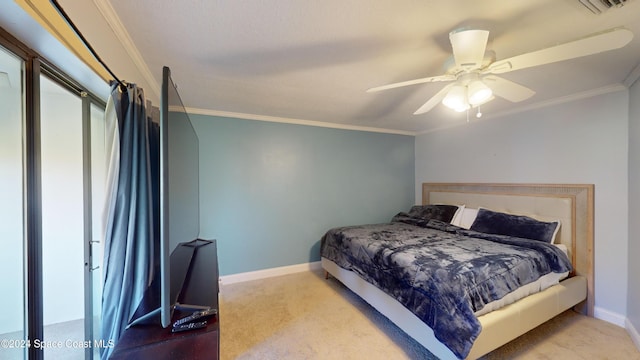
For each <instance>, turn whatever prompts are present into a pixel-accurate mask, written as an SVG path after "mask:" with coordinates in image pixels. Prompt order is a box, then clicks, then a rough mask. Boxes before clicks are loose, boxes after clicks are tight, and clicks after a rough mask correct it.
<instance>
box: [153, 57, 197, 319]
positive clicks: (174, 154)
mask: <svg viewBox="0 0 640 360" xmlns="http://www.w3.org/2000/svg"><path fill="white" fill-rule="evenodd" d="M199 166H200V165H199V146H198V135H197V134H196V131H195V129H194V128H193V124H192V123H191V119H189V114H188V113H187V111H186V109H185V107H184V104H183V103H182V99H181V98H180V94H179V93H178V90H177V87H176V85H175V84H174V82H173V80H172V78H171V70H170V69H169V68H168V67H166V66H165V67H163V69H162V93H161V98H160V204H161V205H160V278H161V290H160V291H161V293H160V309H161V322H162V326H163V327H167V326H169V324H170V323H171V314H172V311H173V308H174V305H175V303H176V302H177V301H178V296H179V292H180V289H181V287H182V281H183V280H184V275H186V271H187V268H184V269H180V270H181V271H175V269H174V270H173V271H172V270H171V264H172V261H171V260H170V256H171V253H172V252H173V251H174V250H175V249H176V247H177V246H178V244H179V243H182V242H190V241H192V240H195V239H197V238H198V235H199V233H200V205H199V199H200V194H199V189H200V185H199ZM184 251H185V254H184V255H182V254H180V258H178V256H177V255H178V254H175V255H174V257H175V258H176V260H177V261H173V263H174V264H173V265H174V266H180V265H184V264H187V265H188V263H189V262H188V261H186V260H187V259H186V258H189V259H190V256H189V254H190V252H189V249H184ZM191 253H192V251H191ZM172 273H173V278H174V279H173V283H174V284H173V285H172V284H171V283H172V281H171V277H172ZM183 273H184V274H183Z"/></svg>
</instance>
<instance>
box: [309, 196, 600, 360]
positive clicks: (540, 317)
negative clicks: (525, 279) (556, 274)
mask: <svg viewBox="0 0 640 360" xmlns="http://www.w3.org/2000/svg"><path fill="white" fill-rule="evenodd" d="M422 204H423V205H427V204H453V205H462V204H464V205H466V206H467V207H469V208H478V207H486V208H489V209H492V210H496V211H503V212H508V213H513V214H522V215H528V216H531V217H534V218H536V219H539V220H546V221H548V220H556V219H559V220H560V221H561V223H562V225H561V229H560V232H559V234H558V236H559V238H558V239H557V241H556V242H558V241H559V242H560V243H562V244H564V245H565V246H566V247H567V249H568V253H569V257H570V258H571V262H572V264H573V267H574V271H573V272H572V274H571V275H570V277H569V278H567V279H565V280H563V281H562V282H560V284H558V285H554V286H552V287H550V288H548V289H546V290H544V291H542V292H540V293H537V294H534V295H530V296H528V297H526V298H523V299H521V300H519V301H517V302H515V303H513V304H511V305H507V306H506V307H504V308H502V309H499V310H496V311H493V312H491V313H488V314H485V315H482V316H479V317H478V320H479V321H480V323H481V324H482V332H481V333H480V335H479V336H478V338H477V339H476V341H475V343H474V345H473V348H472V349H471V352H470V353H469V356H468V358H469V359H475V358H478V357H480V356H482V355H484V354H486V353H488V352H490V351H492V350H494V349H496V348H498V347H500V346H502V345H504V344H506V343H507V342H509V341H511V340H513V339H515V338H516V337H518V336H520V335H522V334H524V333H526V332H527V331H529V330H531V329H533V328H535V327H537V326H538V325H540V324H542V323H544V322H546V321H548V320H550V319H551V318H553V317H555V316H556V315H558V314H560V313H562V312H564V311H565V310H567V309H570V308H571V307H573V308H574V310H576V311H578V312H581V313H583V314H586V315H588V316H593V307H594V287H593V284H594V271H593V213H594V186H593V185H585V184H480V183H424V184H422ZM321 262H322V267H323V268H324V269H325V270H326V271H327V272H328V273H330V274H331V275H332V276H334V277H335V278H336V279H338V280H340V282H342V283H343V284H345V285H346V286H347V287H348V288H349V289H350V290H351V291H353V292H355V293H356V294H358V295H359V296H360V297H362V298H363V299H364V300H365V301H367V302H368V303H369V304H370V305H372V306H373V307H374V308H376V309H377V310H378V311H379V312H380V313H382V314H383V315H385V316H386V317H387V318H389V319H390V320H391V321H392V322H394V323H395V324H396V325H397V326H398V327H400V328H401V329H402V330H403V331H404V332H406V333H407V334H408V335H409V336H411V337H413V338H414V339H415V340H416V341H418V342H419V343H420V344H422V345H423V346H424V347H426V348H427V349H428V350H429V351H430V352H431V353H433V354H434V355H435V356H437V357H438V358H440V359H455V358H456V357H455V355H454V354H453V353H452V352H451V351H450V350H449V349H448V348H447V347H446V346H444V345H443V344H442V343H440V342H439V341H438V340H437V339H436V338H435V336H434V335H433V331H432V330H431V328H429V327H428V326H427V325H426V324H424V323H423V322H422V321H421V320H420V319H418V318H417V317H416V316H415V315H413V313H411V312H410V311H409V310H407V309H406V308H405V307H404V306H402V305H401V304H400V303H398V302H397V301H396V300H395V299H393V298H392V297H390V296H388V295H387V294H386V293H384V292H383V291H381V290H380V289H378V288H377V287H375V286H374V285H371V284H369V283H367V282H366V281H364V280H362V278H360V277H359V276H358V275H356V274H355V273H353V272H352V271H349V270H345V269H343V268H341V267H339V266H338V265H337V264H335V263H334V262H332V261H331V260H328V259H326V258H322V259H321Z"/></svg>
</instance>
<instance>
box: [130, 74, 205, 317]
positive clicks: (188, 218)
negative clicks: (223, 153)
mask: <svg viewBox="0 0 640 360" xmlns="http://www.w3.org/2000/svg"><path fill="white" fill-rule="evenodd" d="M152 146H159V165H158V169H157V170H156V174H157V176H158V177H159V178H160V181H159V186H158V187H156V191H157V192H159V194H156V195H159V196H156V199H157V202H154V207H155V211H158V210H159V227H156V228H155V229H156V230H157V231H159V233H160V234H159V237H156V240H157V241H159V244H154V246H156V247H157V249H158V250H159V251H158V254H157V255H156V259H155V262H156V263H155V264H154V274H153V280H152V282H151V284H150V286H149V288H148V289H147V291H146V292H145V295H144V297H143V300H142V302H141V303H140V304H139V306H138V308H137V310H136V312H135V314H134V315H133V317H132V319H133V320H132V321H131V322H130V324H129V326H133V325H138V324H157V323H160V324H161V325H162V326H163V327H168V326H170V324H171V317H172V313H173V310H174V308H175V307H176V305H177V304H178V299H179V297H180V291H181V290H182V288H183V285H184V283H185V279H186V277H187V274H188V272H189V269H190V264H191V259H192V257H193V256H194V254H195V250H196V249H197V248H198V247H199V246H202V245H207V244H209V243H211V241H206V240H201V239H199V238H198V235H199V233H200V204H199V145H198V136H197V134H196V132H195V129H194V127H193V124H192V123H191V119H190V118H189V114H188V113H187V111H186V109H185V107H184V105H183V103H182V100H181V99H180V94H179V93H178V90H177V87H176V85H175V84H174V82H173V80H172V79H171V70H170V69H169V68H168V67H166V66H165V67H164V68H163V70H162V92H161V96H160V124H159V141H158V142H157V143H156V144H155V145H153V144H152ZM152 152H153V151H152ZM179 245H180V246H179ZM183 305H184V306H182V310H188V309H189V308H191V310H201V309H202V308H205V306H198V304H192V305H193V306H191V307H190V306H189V305H187V304H183Z"/></svg>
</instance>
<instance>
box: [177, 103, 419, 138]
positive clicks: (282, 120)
mask: <svg viewBox="0 0 640 360" xmlns="http://www.w3.org/2000/svg"><path fill="white" fill-rule="evenodd" d="M185 110H186V111H187V113H189V114H197V115H208V116H218V117H228V118H236V119H243V120H256V121H267V122H275V123H283V124H294V125H305V126H316V127H324V128H332V129H341V130H355V131H367V132H376V133H384V134H395V135H408V136H415V135H416V134H417V133H416V132H415V131H404V130H395V129H384V128H376V127H369V126H357V125H347V124H339V123H330V122H325V121H315V120H303V119H292V118H284V117H278V116H269V115H256V114H246V113H237V112H230V111H219V110H210V109H199V108H186V109H185Z"/></svg>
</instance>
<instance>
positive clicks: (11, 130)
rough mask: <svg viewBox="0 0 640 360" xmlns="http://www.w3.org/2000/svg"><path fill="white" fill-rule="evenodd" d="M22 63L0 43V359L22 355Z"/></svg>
mask: <svg viewBox="0 0 640 360" xmlns="http://www.w3.org/2000/svg"><path fill="white" fill-rule="evenodd" d="M23 76H24V62H23V61H22V59H20V58H18V57H16V56H14V55H13V54H11V53H10V52H8V51H7V50H6V49H5V48H3V47H1V46H0V219H1V220H0V221H1V223H2V225H1V226H0V249H2V250H1V251H0V274H2V275H1V278H2V280H1V284H2V285H1V286H2V296H0V309H2V310H0V313H1V314H2V316H1V319H2V320H1V321H0V341H2V346H0V359H20V358H23V357H24V356H25V354H26V349H25V347H24V346H23V345H24V339H25V338H26V333H25V325H24V324H25V317H24V316H25V300H26V290H25V272H24V268H25V262H24V244H25V237H24V228H25V227H24V214H25V207H24V198H23V194H24V170H23V169H24V165H23V164H24V125H23V124H24V113H23V111H24V110H23V109H24V100H23V94H24V89H23V87H22V84H23V83H24V80H23Z"/></svg>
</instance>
